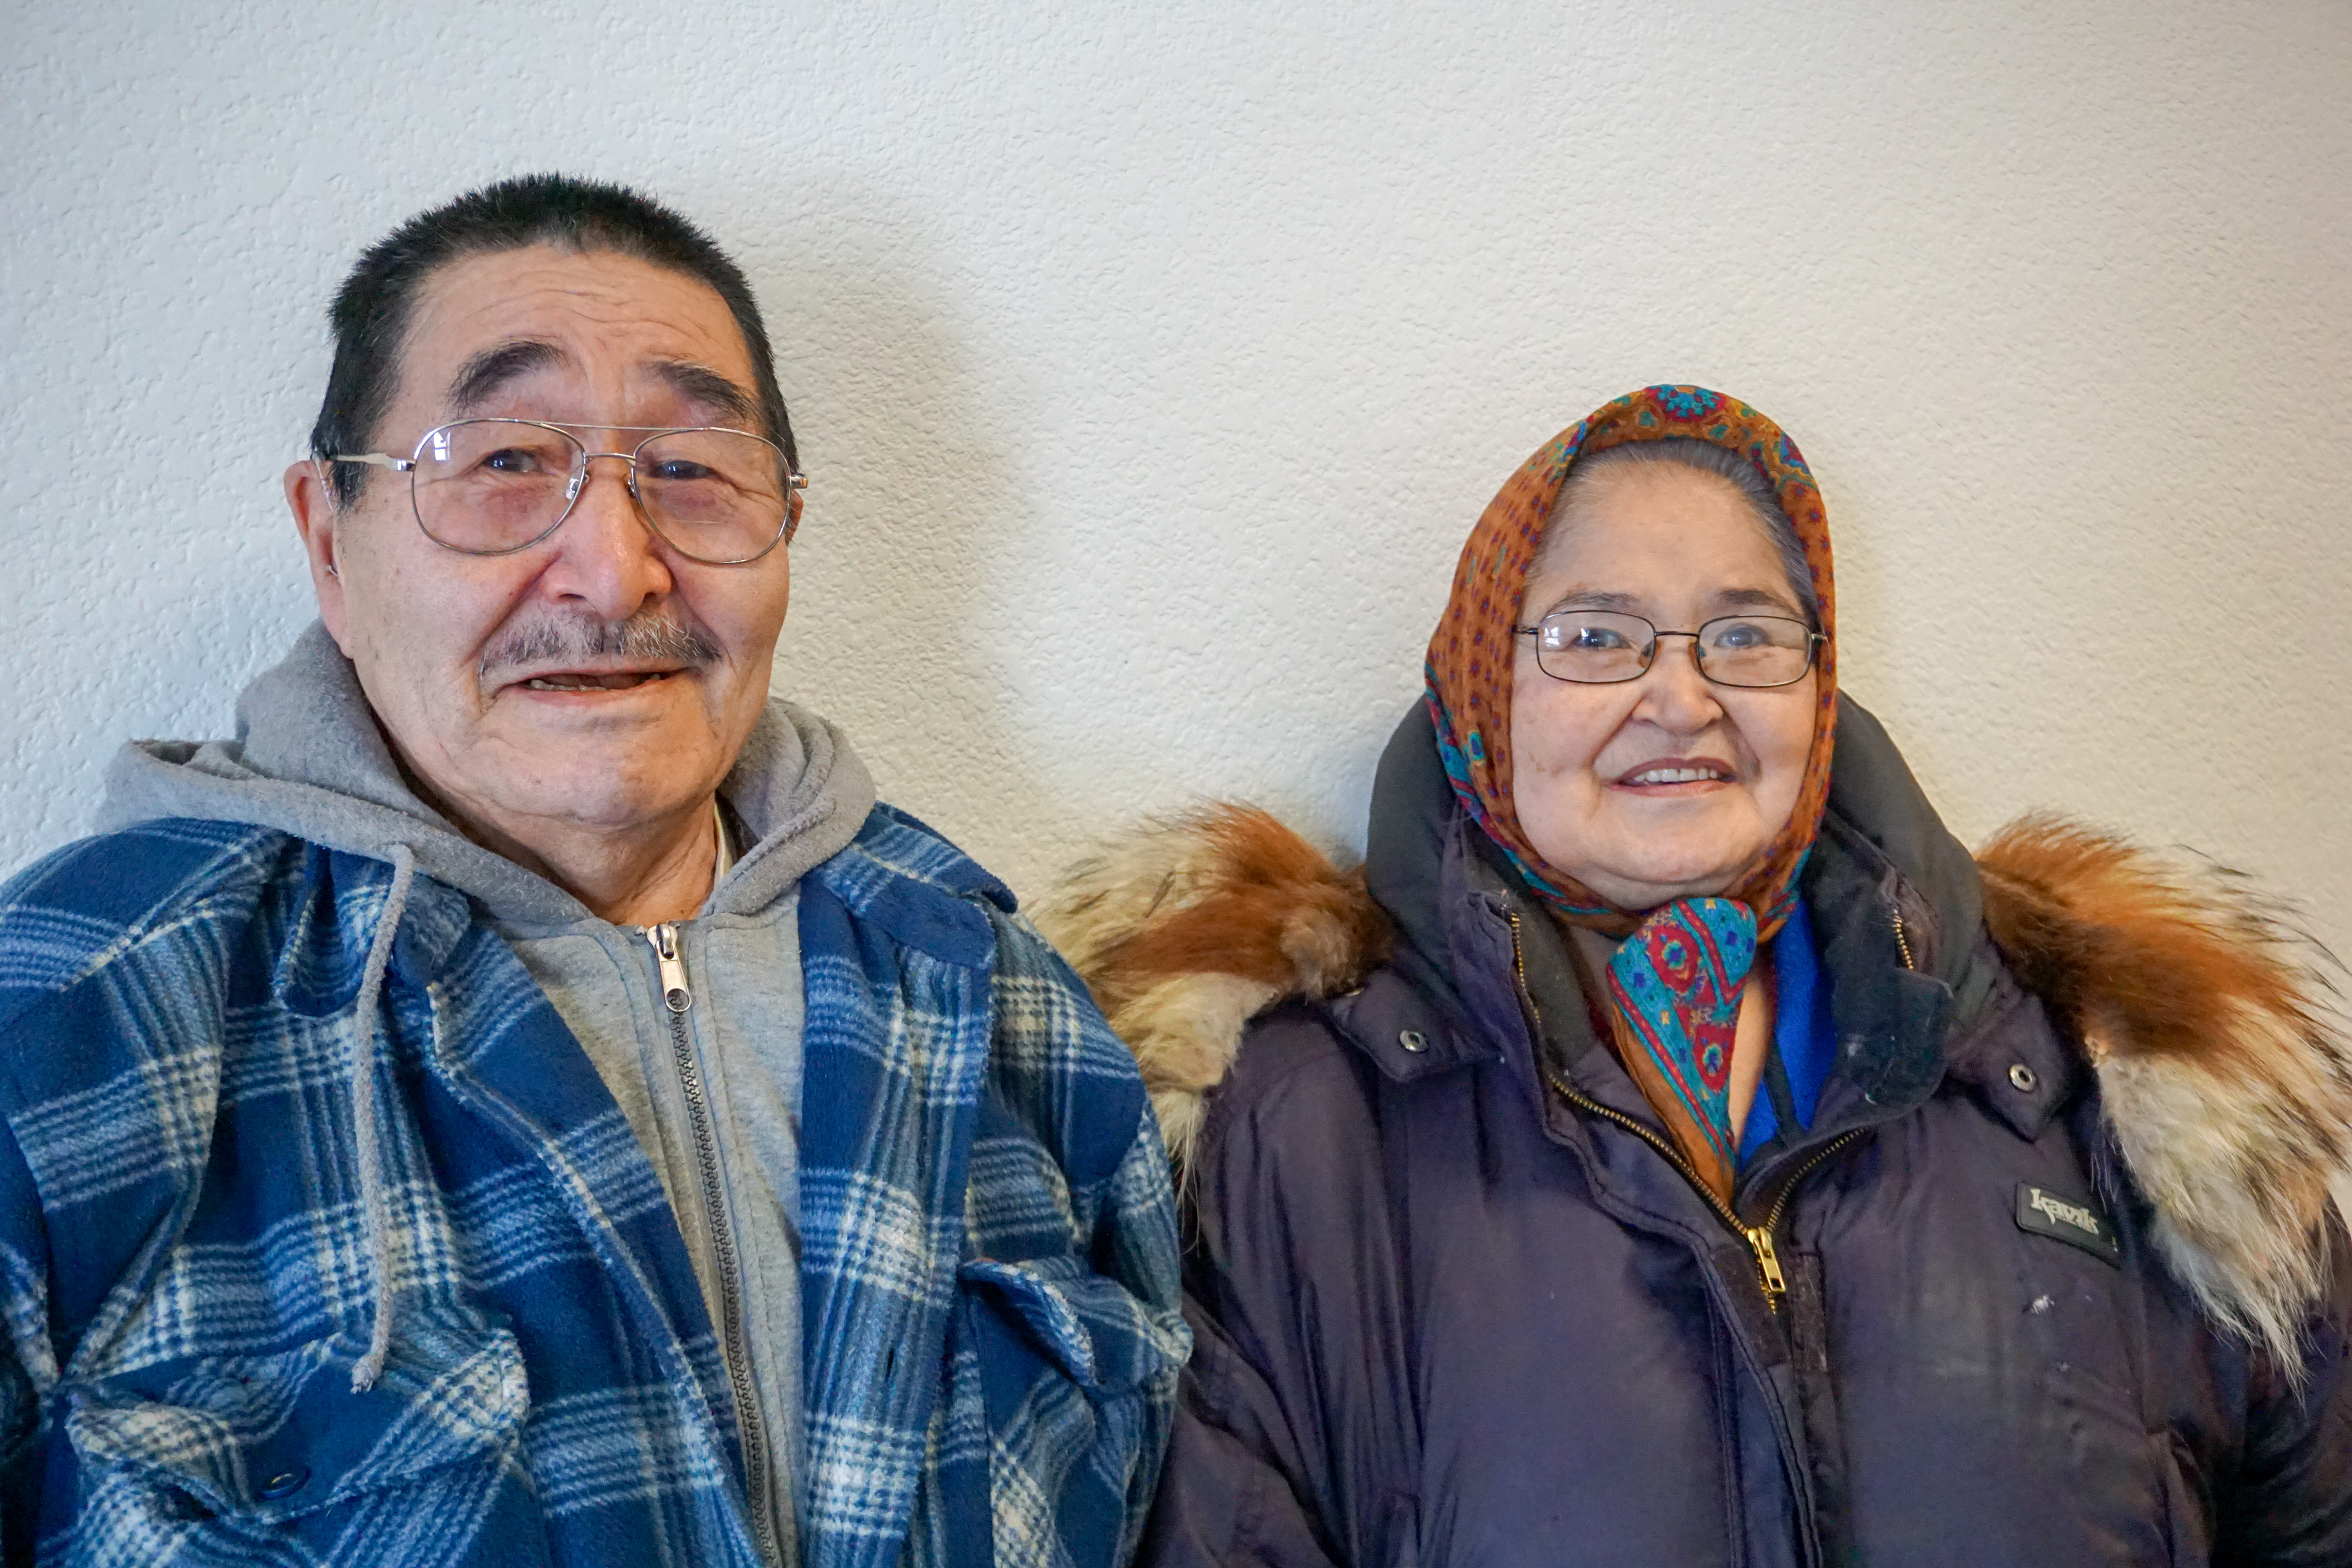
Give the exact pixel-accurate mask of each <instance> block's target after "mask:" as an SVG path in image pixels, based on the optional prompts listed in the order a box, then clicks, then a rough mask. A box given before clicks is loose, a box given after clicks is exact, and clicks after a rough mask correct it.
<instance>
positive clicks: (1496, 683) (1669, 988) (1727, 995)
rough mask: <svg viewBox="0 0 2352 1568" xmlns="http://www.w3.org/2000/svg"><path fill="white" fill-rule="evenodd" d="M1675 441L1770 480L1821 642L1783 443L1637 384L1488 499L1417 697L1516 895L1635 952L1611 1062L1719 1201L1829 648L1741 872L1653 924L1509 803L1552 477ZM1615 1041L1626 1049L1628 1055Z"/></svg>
mask: <svg viewBox="0 0 2352 1568" xmlns="http://www.w3.org/2000/svg"><path fill="white" fill-rule="evenodd" d="M1676 436H1679V437H1691V438H1695V439H1697V440H1701V441H1705V442H1707V443H1708V444H1710V445H1712V446H1717V447H1727V448H1729V449H1730V450H1732V451H1735V452H1738V453H1739V454H1741V455H1742V456H1744V457H1746V458H1748V460H1749V461H1750V462H1752V463H1754V464H1755V465H1756V466H1757V468H1759V469H1760V470H1761V471H1762V472H1763V474H1764V476H1765V478H1766V479H1769V481H1770V482H1771V485H1772V488H1773V490H1774V491H1775V493H1776V494H1777V495H1778V496H1779V498H1780V509H1781V510H1782V511H1784V512H1786V513H1787V514H1788V517H1789V521H1790V522H1791V523H1793V524H1794V525H1795V527H1796V531H1797V537H1798V539H1799V540H1800V541H1801V542H1802V543H1803V545H1804V550H1805V563H1806V565H1807V567H1808V568H1809V569H1810V571H1811V575H1812V585H1813V591H1814V593H1815V594H1816V595H1818V596H1819V598H1820V602H1821V629H1822V632H1824V633H1832V632H1833V631H1834V623H1835V596H1834V594H1833V591H1832V577H1831V571H1830V532H1829V518H1828V515H1827V514H1826V513H1825V512H1824V511H1823V510H1822V496H1821V491H1820V489H1818V488H1817V487H1816V486H1815V485H1814V483H1813V477H1812V473H1811V470H1810V469H1808V468H1806V467H1805V460H1804V458H1803V457H1802V456H1801V454H1800V453H1799V452H1798V450H1797V446H1796V443H1795V442H1793V441H1791V440H1790V439H1789V437H1787V436H1786V435H1785V434H1783V433H1782V431H1781V429H1780V426H1777V425H1775V424H1773V423H1772V421H1770V420H1769V419H1767V418H1766V417H1765V416H1763V415H1761V414H1759V413H1758V412H1757V411H1756V410H1754V409H1753V408H1750V407H1748V405H1746V404H1744V403H1741V402H1739V401H1738V399H1736V398H1731V397H1726V396H1725V395H1722V394H1721V393H1717V392H1709V391H1707V390H1706V389H1705V388H1704V387H1696V386H1651V387H1644V388H1643V389H1642V390H1641V391H1639V392H1635V393H1630V394H1628V395H1625V396H1623V397H1620V398H1618V399H1617V400H1616V401H1615V402H1613V403H1610V404H1607V405H1603V406H1602V407H1601V408H1599V409H1597V410H1595V411H1594V412H1593V413H1592V414H1591V415H1590V416H1587V417H1586V418H1585V419H1583V420H1582V421H1581V422H1580V423H1579V424H1577V425H1576V426H1574V427H1572V428H1570V429H1568V430H1565V431H1562V432H1561V433H1560V434H1559V436H1558V437H1555V438H1554V439H1552V440H1551V441H1549V442H1548V443H1546V444H1545V445H1544V446H1543V447H1541V448H1540V449H1539V450H1538V451H1537V453H1536V454H1535V456H1533V457H1531V458H1528V460H1527V462H1526V463H1525V464H1523V465H1522V466H1521V467H1520V468H1519V471H1518V472H1517V473H1516V474H1513V475H1512V476H1511V478H1510V479H1508V480H1507V482H1506V483H1505V484H1504V486H1503V488H1502V489H1501V490H1500V491H1499V492H1497V493H1496V497H1495V499H1494V500H1493V501H1491V502H1489V503H1488V505H1487V507H1486V512H1485V513H1484V514H1483V515H1482V516H1481V517H1480V518H1479V519H1478V523H1477V526H1476V527H1475V528H1473V529H1472V530H1471V531H1470V537H1469V540H1468V541H1467V542H1465V544H1464V545H1463V547H1462V558H1461V561H1460V563H1458V564H1457V565H1456V566H1455V567H1454V593H1453V595H1452V597H1451V598H1449V599H1448V600H1447V601H1446V605H1445V614H1444V616H1443V617H1442V618H1441V619H1440V620H1439V621H1438V623H1437V630H1436V631H1435V632H1434V633H1433V635H1432V636H1431V637H1430V639H1429V663H1428V677H1429V692H1428V701H1429V709H1430V714H1431V717H1432V718H1433V720H1434V721H1435V722H1436V727H1437V747H1438V752H1439V753H1440V755H1441V756H1442V757H1443V758H1444V763H1445V773H1446V776H1447V777H1448V778H1449V779H1450V780H1452V781H1453V784H1454V795H1455V796H1456V798H1458V799H1459V800H1460V801H1461V803H1462V805H1463V807H1464V809H1465V810H1466V811H1467V812H1468V813H1469V814H1470V816H1472V817H1473V818H1474V819H1475V820H1476V821H1477V823H1478V825H1479V826H1481V827H1482V828H1484V829H1485V830H1486V836H1487V837H1489V838H1491V839H1493V840H1494V841H1495V843H1496V845H1497V846H1499V847H1501V849H1502V851H1503V853H1504V854H1505V855H1506V856H1507V857H1508V858H1509V859H1510V861H1511V864H1512V865H1513V866H1514V867H1516V868H1517V870H1518V872H1519V875H1520V876H1521V877H1522V878H1523V879H1525V880H1526V883H1527V885H1528V889H1530V890H1532V891H1533V892H1534V894H1535V895H1536V896H1537V897H1538V899H1540V900H1542V901H1543V902H1544V903H1545V904H1546V905H1547V906H1549V908H1550V909H1552V910H1554V911H1556V912H1557V913H1558V914H1559V917H1560V918H1561V919H1562V920H1564V921H1567V922H1568V923H1570V924H1571V925H1580V926H1589V927H1591V928H1593V929H1596V930H1599V931H1604V932H1606V933H1608V934H1609V935H1612V936H1616V937H1621V938H1635V939H1638V940H1632V941H1627V942H1624V943H1623V945H1622V948H1621V950H1620V962H1619V963H1615V964H1612V974H1611V990H1612V1001H1613V1002H1614V1003H1615V1004H1616V1011H1617V1022H1618V1032H1619V1045H1620V1049H1621V1054H1622V1055H1624V1056H1625V1057H1626V1058H1627V1061H1628V1066H1629V1067H1631V1068H1634V1070H1635V1076H1636V1078H1637V1079H1642V1080H1643V1089H1645V1090H1646V1091H1649V1093H1650V1098H1651V1100H1652V1101H1653V1103H1658V1101H1659V1100H1660V1098H1661V1091H1664V1093H1665V1098H1666V1099H1667V1100H1669V1101H1670V1103H1666V1104H1659V1110H1661V1112H1662V1113H1664V1114H1665V1115H1666V1116H1667V1119H1668V1121H1669V1123H1670V1124H1672V1125H1673V1126H1674V1128H1675V1131H1676V1132H1677V1134H1678V1135H1679V1136H1680V1137H1681V1140H1682V1142H1683V1143H1684V1145H1685V1152H1688V1153H1690V1154H1692V1156H1693V1159H1694V1163H1697V1164H1699V1165H1700V1166H1701V1167H1702V1173H1703V1174H1706V1175H1708V1176H1710V1178H1719V1183H1720V1185H1721V1186H1722V1188H1723V1190H1725V1191H1728V1181H1729V1178H1728V1173H1729V1170H1730V1169H1731V1168H1732V1167H1733V1166H1734V1165H1735V1164H1736V1161H1735V1160H1734V1158H1733V1154H1732V1150H1733V1148H1734V1147H1735V1146H1736V1143H1737V1136H1736V1133H1734V1132H1733V1131H1732V1130H1731V1129H1729V1128H1728V1126H1727V1113H1726V1112H1725V1110H1724V1109H1723V1106H1724V1096H1723V1088H1722V1086H1723V1084H1724V1083H1727V1081H1728V1076H1729V1063H1730V1029H1731V1025H1732V1023H1733V1022H1734V1021H1736V1019H1737V1017H1738V999H1739V993H1740V991H1741V989H1742V988H1743V987H1744V985H1745V984H1746V978H1747V973H1748V967H1749V965H1750V964H1751V963H1752V962H1753V959H1754V955H1755V950H1756V947H1757V945H1758V944H1759V943H1760V942H1767V941H1769V940H1770V938H1771V937H1772V935H1773V933H1774V932H1776V931H1779V930H1780V926H1781V924H1782V922H1783V921H1786V920H1787V918H1788V915H1789V911H1790V909H1791V908H1792V907H1794V904H1795V901H1796V897H1797V892H1796V884H1797V874H1798V872H1799V871H1800V870H1801V868H1803V866H1804V862H1805V858H1806V856H1807V854H1808V853H1809V852H1810V851H1811V848H1812V843H1813V836H1814V834H1815V833H1816V832H1817V831H1818V830H1819V828H1820V826H1821V818H1822V807H1823V805H1825V804H1826V802H1827V801H1828V798H1829V780H1830V752H1831V748H1832V744H1833V742H1834V736H1835V728H1836V714H1837V651H1836V650H1837V645H1836V643H1835V642H1834V641H1833V640H1832V641H1825V642H1823V643H1822V644H1821V645H1820V655H1819V658H1818V660H1817V663H1816V667H1815V668H1816V670H1817V672H1818V674H1817V685H1816V690H1817V692H1818V700H1819V708H1818V710H1817V711H1816V713H1815V715H1814V720H1813V741H1812V748H1811V752H1809V753H1808V755H1807V757H1806V759H1805V776H1804V782H1803V784H1802V785H1801V787H1800V789H1799V791H1798V795H1797V803H1796V806H1795V808H1794V809H1793V810H1792V811H1791V812H1790V815H1789V820H1788V823H1787V824H1786V825H1785V826H1783V827H1782V828H1781V829H1780V833H1779V834H1778V835H1777V836H1776V837H1774V838H1773V839H1772V841H1771V842H1770V843H1769V845H1767V846H1766V847H1765V848H1764V850H1763V851H1762V853H1761V854H1760V855H1759V857H1758V858H1757V859H1756V861H1755V863H1754V864H1752V865H1751V866H1749V867H1748V868H1747V869H1746V870H1744V871H1742V872H1741V873H1740V874H1739V876H1738V878H1737V879H1734V881H1733V883H1732V885H1731V886H1730V887H1729V888H1728V889H1726V890H1725V892H1724V893H1723V895H1722V896H1721V897H1719V898H1715V899H1704V900H1692V899H1683V900H1675V902H1674V903H1673V904H1670V905H1668V906H1666V907H1665V908H1664V909H1662V910H1624V909H1619V908H1617V907H1615V906H1614V905H1612V904H1611V903H1610V902H1609V901H1608V900H1605V899H1603V898H1601V896H1600V895H1599V894H1597V893H1595V892H1593V891H1592V890H1591V889H1589V888H1586V887H1584V886H1583V885H1582V884H1580V883H1579V882H1578V881H1576V880H1575V879H1573V878H1571V877H1570V876H1568V875H1567V874H1566V873H1564V872H1561V871H1559V869H1557V868H1554V867H1552V866H1549V865H1548V864H1546V863H1545V861H1544V859H1543V858H1542V857H1541V856H1540V855H1538V853H1537V852H1536V850H1535V848H1534V847H1533V846H1531V845H1530V844H1529V843H1528V839H1527V836H1526V835H1525V834H1524V833H1522V832H1521V831H1520V828H1519V820H1518V814H1517V809H1516V808H1515V806H1514V805H1513V803H1512V797H1511V692H1512V680H1513V675H1514V671H1515V670H1516V668H1517V638H1516V637H1515V636H1514V635H1513V633H1512V630H1511V628H1512V627H1513V626H1517V625H1518V624H1519V616H1520V598H1521V595H1523V593H1524V591H1525V589H1526V586H1527V578H1528V567H1529V566H1530V565H1532V564H1533V563H1534V560H1535V555H1536V551H1537V549H1538V546H1539V545H1540V544H1541V543H1542V542H1543V535H1544V528H1545V525H1546V524H1547V523H1548V522H1549V521H1550V519H1551V514H1552V508H1553V505H1554V503H1555V502H1556V501H1557V500H1559V491H1560V487H1561V485H1562V484H1563V483H1565V482H1566V480H1567V479H1568V473H1569V468H1570V466H1571V465H1572V464H1573V463H1574V462H1575V461H1576V459H1577V458H1580V457H1583V456H1586V455H1588V454H1591V453H1595V452H1603V451H1606V450H1608V449H1609V448H1610V447H1622V446H1624V445H1626V444H1627V443H1629V442H1633V441H1655V440H1661V439H1664V438H1665V437H1676ZM1645 955H1646V957H1645ZM1629 1045H1631V1046H1638V1047H1643V1048H1642V1049H1639V1050H1634V1051H1628V1050H1626V1049H1625V1047H1627V1046H1629ZM1660 1079H1663V1080H1664V1081H1662V1082H1661V1081H1658V1080H1660ZM1677 1107H1679V1108H1680V1110H1679V1112H1678V1110H1677ZM1685 1122H1687V1123H1689V1125H1687V1126H1685V1125H1684V1123H1685Z"/></svg>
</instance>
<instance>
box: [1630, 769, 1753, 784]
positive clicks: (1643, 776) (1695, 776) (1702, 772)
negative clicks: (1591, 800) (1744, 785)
mask: <svg viewBox="0 0 2352 1568" xmlns="http://www.w3.org/2000/svg"><path fill="white" fill-rule="evenodd" d="M1727 776H1728V775H1727V774H1725V773H1719V772H1717V770H1716V769H1714V768H1648V769H1645V770H1643V772H1641V773H1635V774H1634V775H1633V777H1632V778H1630V779H1628V780H1627V781H1625V782H1626V783H1628V784H1696V783H1698V782H1699V781H1700V780H1701V779H1720V778H1725V777H1727Z"/></svg>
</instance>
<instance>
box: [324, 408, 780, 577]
mask: <svg viewBox="0 0 2352 1568" xmlns="http://www.w3.org/2000/svg"><path fill="white" fill-rule="evenodd" d="M578 431H586V432H589V433H592V434H596V433H605V432H609V433H612V434H614V435H630V436H642V437H644V439H642V440H640V441H639V442H638V443H637V444H636V445H635V447H631V448H630V449H629V450H628V451H625V452H597V451H591V450H590V449H589V447H588V445H587V443H586V442H584V441H583V440H582V439H581V438H580V437H579V436H578V435H577V434H575V433H574V432H578ZM594 458H620V459H621V460H622V461H623V462H625V463H626V464H628V465H629V477H628V486H629V494H630V496H631V497H633V498H634V499H635V501H636V503H637V511H638V514H639V515H640V516H641V517H643V518H644V519H645V521H646V526H647V527H648V528H650V529H652V530H653V531H654V532H655V533H656V534H658V535H660V536H661V538H662V539H663V540H664V541H665V542H667V543H668V544H669V546H670V547H671V548H672V549H674V550H676V551H677V552H678V553H679V554H680V555H683V556H685V557H686V558H687V559H688V560H690V561H699V562H702V563H705V564H707V565H711V566H740V565H743V564H745V563H749V562H752V561H757V560H758V559H760V557H761V556H762V555H765V554H767V553H768V552H770V551H771V550H773V549H774V548H775V547H776V546H777V545H779V544H781V543H782V542H784V541H785V540H786V539H789V538H790V537H791V536H792V532H793V526H794V525H795V524H797V523H798V522H799V521H800V513H801V497H802V492H803V491H804V490H805V489H807V488H808V479H807V478H806V477H805V476H804V475H802V474H797V473H794V472H793V468H792V465H791V464H790V463H788V462H787V461H785V459H784V453H783V448H782V447H779V446H777V445H776V444H775V443H774V442H773V441H771V440H768V439H767V438H766V437H761V436H754V435H752V434H751V432H750V431H748V430H726V429H720V428H718V427H716V426H695V427H692V428H686V429H675V428H671V427H669V426H653V425H554V424H549V423H547V422H546V421H544V420H538V419H457V420H453V421H451V422H450V423H449V424H446V425H436V426H434V427H433V428H432V429H430V430H427V431H426V432H425V435H424V437H423V438H422V439H420V440H419V441H418V442H417V443H416V450H415V451H414V452H413V453H411V454H410V455H409V456H407V457H405V458H395V457H393V456H391V455H389V454H388V453H383V452H364V453H358V454H348V453H347V454H339V455H337V456H335V457H331V458H329V459H328V461H330V462H334V463H367V464H371V465H373V466H374V467H376V468H390V469H392V470H394V472H396V473H404V474H406V475H407V476H408V497H409V502H410V504H411V505H412V506H413V507H414V508H415V512H416V521H417V525H418V526H419V527H421V528H423V529H424V530H425V537H426V538H427V539H430V540H431V541H433V542H434V543H436V544H438V545H441V546H443V547H444V548H446V549H449V550H455V551H457V552H461V553H463V554H467V555H510V554H512V553H513V552H516V551H518V550H528V549H529V548H530V546H532V545H534V544H536V543H538V542H540V541H541V540H542V539H545V538H546V537H547V536H548V535H549V534H551V533H553V532H554V531H556V530H557V529H559V528H561V527H562V526H563V520H564V519H565V518H567V517H570V516H571V515H572V506H573V504H574V503H575V502H577V501H578V500H579V499H580V492H581V490H582V489H584V488H585V487H586V485H587V482H588V465H589V463H590V462H591V461H592V460H593V459H594Z"/></svg>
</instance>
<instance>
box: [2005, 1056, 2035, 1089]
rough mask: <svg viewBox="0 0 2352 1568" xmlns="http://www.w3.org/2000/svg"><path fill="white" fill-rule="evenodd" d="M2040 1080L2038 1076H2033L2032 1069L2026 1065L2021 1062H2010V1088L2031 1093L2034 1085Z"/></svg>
mask: <svg viewBox="0 0 2352 1568" xmlns="http://www.w3.org/2000/svg"><path fill="white" fill-rule="evenodd" d="M2041 1081H2042V1080H2041V1079H2039V1078H2037V1077H2035V1076H2034V1072H2033V1069H2032V1068H2030V1067H2027V1066H2026V1065H2025V1064H2024V1063H2023V1062H2011V1064H2010V1067H2009V1086H2010V1087H2011V1089H2016V1090H2018V1091H2019V1092H2021V1093H2023V1094H2032V1092H2033V1087H2034V1085H2036V1084H2038V1083H2040V1082H2041Z"/></svg>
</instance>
